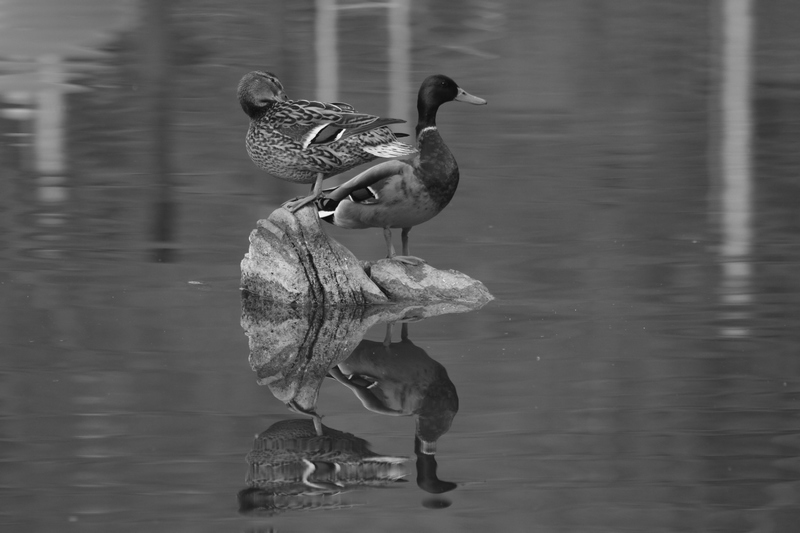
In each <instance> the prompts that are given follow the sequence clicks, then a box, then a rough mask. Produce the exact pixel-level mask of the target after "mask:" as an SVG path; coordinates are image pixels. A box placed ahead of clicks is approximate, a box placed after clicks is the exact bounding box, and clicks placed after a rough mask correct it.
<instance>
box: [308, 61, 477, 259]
mask: <svg viewBox="0 0 800 533" xmlns="http://www.w3.org/2000/svg"><path fill="white" fill-rule="evenodd" d="M453 100H456V101H459V102H467V103H470V104H476V105H482V104H485V103H486V100H484V99H483V98H478V97H477V96H473V95H471V94H469V93H468V92H466V91H465V90H464V89H462V88H461V87H459V86H458V85H457V84H456V82H454V81H453V80H452V79H450V78H448V77H447V76H444V75H442V74H436V75H433V76H429V77H428V78H426V79H425V81H423V82H422V86H421V87H420V89H419V95H418V97H417V112H418V113H419V119H418V122H417V128H416V132H417V148H418V150H419V154H418V155H417V157H415V158H414V159H412V160H406V161H401V160H395V161H386V162H384V163H380V164H378V165H375V166H374V167H372V168H369V169H367V170H365V171H364V172H362V173H361V174H359V175H357V176H355V177H354V178H352V179H351V180H349V181H347V182H345V183H343V184H342V185H340V186H339V187H335V188H332V189H328V190H325V191H324V196H323V197H321V198H320V199H319V200H318V201H317V203H316V206H317V209H318V211H319V215H320V218H321V219H323V220H325V221H327V222H330V223H332V224H334V225H335V226H340V227H342V228H350V229H358V228H383V234H384V238H385V239H386V247H387V249H388V250H387V251H388V257H389V258H390V259H395V260H398V261H401V262H403V263H407V264H412V265H414V264H420V263H422V262H423V261H422V259H420V258H418V257H414V256H410V255H409V253H408V232H409V231H411V228H412V227H413V226H416V225H418V224H422V223H423V222H426V221H428V220H430V219H431V218H433V217H435V216H436V215H438V214H439V212H440V211H441V210H442V209H444V208H445V206H447V204H448V203H449V202H450V200H451V199H452V198H453V194H455V192H456V187H457V186H458V165H457V164H456V160H455V158H454V157H453V154H452V153H450V150H449V149H448V148H447V145H446V144H445V143H444V141H443V140H442V137H441V136H440V135H439V130H438V129H437V127H436V112H437V111H438V110H439V106H440V105H442V104H444V103H445V102H451V101H453ZM391 228H402V232H401V239H402V244H403V254H402V255H397V254H396V253H395V249H394V246H393V245H392V230H391Z"/></svg>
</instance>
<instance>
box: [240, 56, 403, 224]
mask: <svg viewBox="0 0 800 533" xmlns="http://www.w3.org/2000/svg"><path fill="white" fill-rule="evenodd" d="M237 92H238V96H239V104H241V106H242V109H244V112H245V113H247V115H248V116H249V117H250V128H249V129H248V131H247V138H246V144H247V153H248V155H249V156H250V159H252V161H253V163H255V164H256V165H257V166H258V167H260V168H261V169H263V170H266V171H267V172H269V173H270V174H272V175H274V176H275V177H277V178H280V179H283V180H288V181H294V182H297V183H313V187H312V189H311V195H310V196H307V197H305V198H302V199H299V200H295V201H291V202H288V203H287V204H285V207H287V208H288V209H289V210H291V211H296V210H297V209H299V208H301V207H302V206H304V205H306V204H308V203H310V202H312V201H314V200H315V199H316V198H317V197H318V196H319V195H320V191H321V188H322V180H324V179H325V178H329V177H331V176H334V175H336V174H339V173H340V172H344V171H346V170H349V169H351V168H353V167H355V166H358V165H361V164H363V163H368V162H369V161H373V160H374V159H376V158H378V157H387V158H388V157H401V156H407V155H412V154H415V153H416V152H417V151H416V150H415V149H414V148H413V147H411V146H408V145H407V144H404V143H401V142H399V141H398V140H397V137H396V136H395V134H394V133H392V131H391V130H390V129H389V128H387V127H386V125H387V124H397V123H401V122H405V121H404V120H400V119H394V118H381V117H377V116H375V115H367V114H365V113H358V112H356V110H355V109H353V106H351V105H349V104H343V103H334V104H329V103H324V102H313V101H308V100H294V101H292V100H289V99H288V97H287V96H286V94H285V93H284V92H283V85H281V82H280V81H279V80H278V78H276V77H275V75H274V74H272V73H270V72H261V71H254V72H250V73H248V74H246V75H245V76H244V77H243V78H242V80H241V81H240V82H239V88H238V91H237Z"/></svg>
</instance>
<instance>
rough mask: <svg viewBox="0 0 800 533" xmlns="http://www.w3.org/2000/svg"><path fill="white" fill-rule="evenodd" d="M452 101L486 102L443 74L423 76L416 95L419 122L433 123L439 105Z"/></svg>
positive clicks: (479, 103) (477, 103)
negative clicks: (423, 78) (423, 79)
mask: <svg viewBox="0 0 800 533" xmlns="http://www.w3.org/2000/svg"><path fill="white" fill-rule="evenodd" d="M452 101H457V102H466V103H468V104H475V105H483V104H485V103H486V100H484V99H483V98H478V97H477V96H474V95H471V94H469V93H468V92H467V91H465V90H464V89H462V88H461V87H459V86H458V84H457V83H456V82H454V81H453V80H452V79H451V78H448V77H447V76H445V75H444V74H434V75H433V76H428V77H427V78H425V81H423V82H422V85H421V86H420V88H419V95H418V96H417V111H418V112H419V119H420V124H424V125H431V126H432V125H435V123H436V111H437V110H438V109H439V106H440V105H442V104H444V103H446V102H452ZM418 129H419V127H418Z"/></svg>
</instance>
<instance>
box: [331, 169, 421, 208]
mask: <svg viewBox="0 0 800 533" xmlns="http://www.w3.org/2000/svg"><path fill="white" fill-rule="evenodd" d="M413 169H414V167H413V166H412V165H411V164H410V163H408V162H406V161H400V160H394V161H384V162H383V163H378V164H377V165H375V166H373V167H370V168H368V169H367V170H365V171H364V172H362V173H361V174H358V175H357V176H354V177H353V178H351V179H350V180H348V181H346V182H344V183H342V184H341V185H339V186H338V187H335V188H333V189H328V190H326V191H323V192H325V193H326V194H325V196H326V198H329V199H331V200H334V201H337V202H338V201H341V200H343V199H345V198H347V197H348V196H349V197H350V199H351V200H353V201H354V202H366V203H369V202H371V201H375V198H376V196H377V192H378V191H379V190H380V189H381V186H382V185H383V184H384V183H385V180H386V179H388V178H391V177H392V176H397V175H400V174H403V173H404V172H409V171H412V172H413Z"/></svg>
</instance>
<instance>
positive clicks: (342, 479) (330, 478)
mask: <svg viewBox="0 0 800 533" xmlns="http://www.w3.org/2000/svg"><path fill="white" fill-rule="evenodd" d="M321 427H322V434H321V435H318V434H317V433H318V432H317V429H316V428H315V424H314V422H313V421H312V420H309V419H292V420H283V421H280V422H277V423H275V424H273V425H272V426H270V427H269V428H268V429H266V430H265V431H264V432H262V433H261V434H259V435H257V436H256V438H255V442H254V443H253V450H252V451H251V452H250V453H248V454H247V458H246V461H247V463H248V465H249V466H248V470H247V477H246V484H247V487H248V488H246V489H244V490H242V491H240V492H239V495H238V499H239V510H240V511H241V512H245V513H247V512H253V511H267V512H269V513H271V514H275V513H278V512H282V511H287V510H291V509H320V508H324V509H336V508H342V507H349V506H351V505H352V503H350V502H348V501H345V500H342V497H341V495H342V494H344V493H346V492H348V491H350V490H351V489H352V488H353V487H357V486H373V487H375V486H386V485H391V484H393V483H395V482H398V481H405V480H404V479H403V478H404V477H405V475H406V471H405V467H404V466H403V463H404V462H406V461H407V460H408V458H406V457H395V456H387V455H379V454H376V453H374V452H372V451H371V450H370V449H369V447H368V445H367V442H366V441H365V440H364V439H361V438H359V437H356V436H355V435H352V434H350V433H345V432H343V431H338V430H336V429H333V428H329V427H327V426H324V425H322V426H321Z"/></svg>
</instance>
